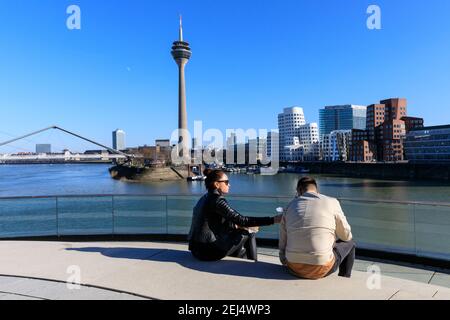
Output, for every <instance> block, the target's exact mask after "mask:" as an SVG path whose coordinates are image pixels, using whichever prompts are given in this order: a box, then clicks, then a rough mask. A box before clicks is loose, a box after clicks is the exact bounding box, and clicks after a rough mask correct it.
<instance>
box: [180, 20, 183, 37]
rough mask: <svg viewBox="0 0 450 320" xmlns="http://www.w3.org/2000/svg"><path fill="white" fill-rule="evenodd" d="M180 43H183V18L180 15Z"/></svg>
mask: <svg viewBox="0 0 450 320" xmlns="http://www.w3.org/2000/svg"><path fill="white" fill-rule="evenodd" d="M180 41H183V17H182V16H181V14H180Z"/></svg>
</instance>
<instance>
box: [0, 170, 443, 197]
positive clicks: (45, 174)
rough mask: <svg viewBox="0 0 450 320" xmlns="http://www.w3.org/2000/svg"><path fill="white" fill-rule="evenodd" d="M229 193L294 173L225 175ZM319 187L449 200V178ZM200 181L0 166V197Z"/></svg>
mask: <svg viewBox="0 0 450 320" xmlns="http://www.w3.org/2000/svg"><path fill="white" fill-rule="evenodd" d="M229 176H230V183H231V193H232V194H243V195H277V196H293V195H294V194H295V187H296V184H297V180H298V178H299V175H296V174H278V175H276V176H261V175H245V174H230V175H229ZM312 176H313V177H315V178H316V179H317V181H318V184H319V188H320V192H322V193H324V194H327V195H330V196H334V197H340V198H363V199H384V200H400V201H437V202H450V196H449V195H450V183H449V182H441V181H398V180H395V181H390V180H377V179H360V178H345V177H338V176H330V175H312ZM204 191H205V189H204V185H203V183H202V182H187V181H175V182H158V183H137V182H122V181H115V180H113V179H111V178H110V177H109V173H108V165H87V164H84V165H81V164H80V165H78V164H77V165H63V164H56V165H7V166H5V165H1V166H0V196H3V197H4V196H36V195H71V194H80V195H81V194H201V193H203V192H204Z"/></svg>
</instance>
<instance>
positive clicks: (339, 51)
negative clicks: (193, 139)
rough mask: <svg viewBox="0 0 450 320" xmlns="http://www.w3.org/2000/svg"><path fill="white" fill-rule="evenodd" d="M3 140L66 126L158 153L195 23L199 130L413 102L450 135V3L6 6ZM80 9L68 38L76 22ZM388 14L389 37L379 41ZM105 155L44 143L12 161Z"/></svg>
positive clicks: (91, 1) (246, 0)
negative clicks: (284, 114)
mask: <svg viewBox="0 0 450 320" xmlns="http://www.w3.org/2000/svg"><path fill="white" fill-rule="evenodd" d="M0 4H1V7H0V8H1V11H0V23H1V28H0V61H1V69H0V70H1V72H0V111H1V118H0V140H6V139H8V138H9V137H10V135H13V136H18V135H20V134H23V133H27V132H30V131H33V130H37V129H40V128H43V127H46V126H48V125H52V124H58V125H60V126H62V127H64V128H67V129H69V130H73V131H76V132H78V133H81V134H83V135H86V136H88V137H90V138H93V139H96V140H98V141H100V142H102V143H105V144H108V145H110V144H111V131H112V130H114V129H116V128H122V129H123V130H125V131H126V133H127V145H128V146H136V145H143V144H149V145H150V144H153V142H154V139H156V138H165V137H169V135H170V134H171V132H172V130H174V129H175V128H176V126H177V101H178V100H177V90H178V84H177V67H176V64H175V63H174V61H173V60H172V57H171V55H170V48H171V45H172V42H173V41H174V40H176V38H177V36H178V14H179V13H181V14H183V25H184V34H185V40H187V41H189V42H190V44H191V48H192V51H193V54H192V58H191V60H190V62H189V64H188V65H187V68H186V81H187V103H188V121H189V127H190V128H191V129H192V128H193V121H194V120H202V121H203V126H204V128H218V129H221V130H223V131H224V130H225V129H226V128H243V129H247V128H256V129H258V128H266V129H271V128H276V127H277V114H278V113H279V112H281V110H282V109H283V108H284V107H289V106H293V105H298V106H301V107H303V108H304V110H305V115H306V118H307V121H308V122H315V121H318V109H319V108H321V107H323V106H325V105H333V104H347V103H352V104H363V105H368V104H371V103H376V102H378V101H379V100H381V99H385V98H390V97H404V98H407V99H408V102H409V111H408V113H409V115H412V116H421V117H424V118H425V123H426V125H438V124H448V123H450V20H449V19H448V14H449V12H450V1H448V0H430V1H422V0H420V1H409V0H408V1H407V0H395V1H392V0H372V1H365V0H346V1H344V0H327V1H325V0H310V1H305V0H280V1H275V0H228V1H219V0H214V1H211V0H176V1H175V0H170V1H167V0H107V1H106V0H81V1H79V0H78V1H77V0H70V1H66V0H39V1H37V0H0ZM72 4H76V5H79V6H80V8H81V13H82V16H81V27H82V28H81V30H72V31H71V30H68V29H67V27H66V19H67V17H68V15H67V14H66V8H67V7H68V6H69V5H72ZM370 4H377V5H379V6H380V8H381V12H382V30H369V29H367V27H366V20H367V18H368V15H367V14H366V10H367V7H368V6H369V5H370ZM46 142H50V143H53V144H54V145H55V148H56V149H58V148H59V147H61V148H62V147H69V148H71V149H75V150H76V149H85V148H95V147H93V146H92V145H89V144H85V143H82V142H79V141H77V140H75V139H70V138H67V137H65V136H64V135H62V134H58V133H45V134H42V135H40V136H38V137H35V138H31V139H29V141H28V142H26V141H25V142H18V143H16V144H15V145H14V147H4V148H0V152H12V151H18V150H19V151H20V150H22V149H24V150H26V149H29V150H33V148H34V146H33V145H34V143H46Z"/></svg>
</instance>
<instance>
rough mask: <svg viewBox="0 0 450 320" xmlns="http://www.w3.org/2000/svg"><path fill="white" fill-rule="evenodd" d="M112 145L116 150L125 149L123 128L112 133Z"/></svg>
mask: <svg viewBox="0 0 450 320" xmlns="http://www.w3.org/2000/svg"><path fill="white" fill-rule="evenodd" d="M112 140H113V141H112V142H113V143H112V145H113V149H115V150H125V149H126V147H125V132H124V131H123V130H120V129H117V130H116V131H113V133H112Z"/></svg>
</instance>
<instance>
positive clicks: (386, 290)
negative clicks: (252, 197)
mask: <svg viewBox="0 0 450 320" xmlns="http://www.w3.org/2000/svg"><path fill="white" fill-rule="evenodd" d="M274 255H276V250H274V249H261V250H260V254H259V262H257V263H254V262H251V261H247V260H239V259H235V258H226V259H225V260H223V261H220V262H208V263H207V262H200V261H197V260H195V259H194V258H192V256H191V254H190V253H189V252H188V251H187V245H186V244H185V243H167V242H42V241H1V242H0V299H120V300H121V299H163V300H166V299H175V300H180V299H182V300H185V299H193V300H205V299H224V300H236V299H257V300H279V299H283V300H285V299H286V300H310V299H333V300H334V299H363V300H368V299H370V300H372V299H373V300H398V299H400V300H401V299H445V300H447V299H450V276H449V275H448V274H446V273H445V272H442V273H439V272H435V271H430V270H424V269H420V268H417V267H416V268H414V267H400V266H396V265H392V264H386V263H378V262H377V263H375V265H377V266H379V267H380V269H381V278H380V280H381V282H380V286H379V288H372V290H371V289H369V287H368V286H367V283H368V279H369V277H370V274H369V273H367V267H368V266H370V265H372V264H374V262H371V261H364V260H357V262H356V265H355V268H354V269H355V271H354V274H353V277H352V278H351V279H345V278H341V277H337V275H336V274H335V275H332V276H331V277H329V278H326V279H322V280H318V281H310V280H301V279H297V278H295V277H293V276H291V275H290V274H289V273H287V272H286V270H285V269H284V268H283V267H282V266H281V265H280V263H279V261H278V258H277V257H276V256H274ZM74 266H75V267H76V268H78V267H79V270H80V283H81V285H82V286H81V288H80V289H78V290H77V289H75V290H69V289H67V285H66V283H65V282H66V281H68V279H71V278H70V277H71V275H72V273H68V270H70V269H68V268H70V267H72V268H73V267H74ZM408 279H410V280H408ZM369 282H370V281H369ZM371 283H372V282H371ZM372 284H374V283H372Z"/></svg>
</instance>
